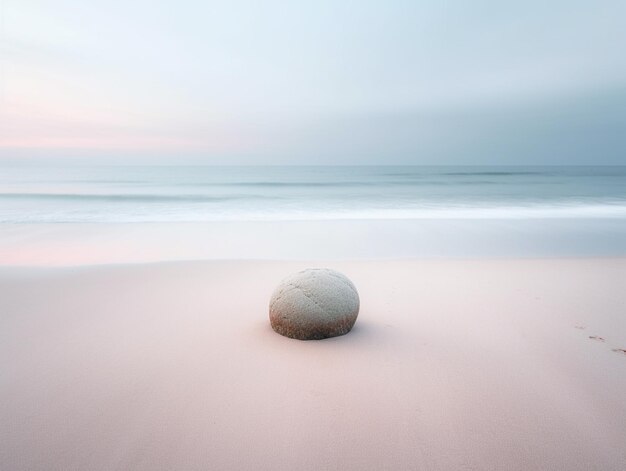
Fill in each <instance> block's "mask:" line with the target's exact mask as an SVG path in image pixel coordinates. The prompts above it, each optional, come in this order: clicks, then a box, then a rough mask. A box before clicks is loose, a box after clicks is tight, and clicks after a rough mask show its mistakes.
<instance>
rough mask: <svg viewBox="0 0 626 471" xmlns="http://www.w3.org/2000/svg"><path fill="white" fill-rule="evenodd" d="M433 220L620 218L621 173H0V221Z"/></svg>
mask: <svg viewBox="0 0 626 471" xmlns="http://www.w3.org/2000/svg"><path fill="white" fill-rule="evenodd" d="M433 218H444V219H449V218H454V219H458V218H461V219H493V218H495V219H517V218H626V166H621V167H529V166H524V167H450V166H446V167H432V166H430V167H418V166H412V167H398V166H383V167H379V166H376V167H374V166H371V167H369V166H368V167H365V166H359V167H328V166H325V167H296V166H294V167H212V166H86V165H85V166H65V167H64V166H50V167H32V166H6V165H5V166H2V167H0V223H2V224H7V223H134V222H206V221H307V220H345V219H365V220H368V219H382V220H385V219H433Z"/></svg>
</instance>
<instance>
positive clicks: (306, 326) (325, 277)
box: [270, 268, 359, 340]
mask: <svg viewBox="0 0 626 471" xmlns="http://www.w3.org/2000/svg"><path fill="white" fill-rule="evenodd" d="M358 314H359V294H358V293H357V291H356V288H355V287H354V285H353V284H352V282H351V281H350V280H349V279H348V278H346V277H345V276H344V275H342V274H341V273H339V272H337V271H334V270H330V269H327V268H309V269H307V270H303V271H301V272H298V273H295V274H293V275H291V276H289V277H287V278H285V279H284V280H283V281H282V282H281V284H280V285H279V286H278V288H276V290H275V291H274V293H273V294H272V299H271V300H270V323H271V324H272V328H273V329H274V330H275V331H276V332H278V333H279V334H281V335H284V336H285V337H291V338H294V339H300V340H315V339H325V338H328V337H336V336H338V335H344V334H347V333H348V332H350V329H352V326H353V325H354V323H355V322H356V318H357V315H358Z"/></svg>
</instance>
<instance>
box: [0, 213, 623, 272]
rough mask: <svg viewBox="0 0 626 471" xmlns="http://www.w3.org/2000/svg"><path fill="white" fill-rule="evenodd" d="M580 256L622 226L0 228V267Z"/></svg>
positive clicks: (608, 247)
mask: <svg viewBox="0 0 626 471" xmlns="http://www.w3.org/2000/svg"><path fill="white" fill-rule="evenodd" d="M579 256H580V257H598V256H602V257H606V256H609V257H610V256H626V219H601V220H594V219H590V220H585V219H572V220H569V219H545V220H544V219H537V220H490V219H485V220H454V219H449V220H443V219H442V220H397V221H392V220H362V221H351V220H343V221H326V222H324V224H319V222H317V221H290V222H276V221H274V222H269V221H267V222H213V223H172V224H164V223H153V224H143V223H119V224H107V223H91V224H74V223H71V224H39V223H37V224H2V225H0V266H2V265H4V266H6V265H26V266H28V265H31V266H32V265H48V266H55V265H56V266H62V265H92V264H102V263H143V262H159V261H179V260H215V259H221V260H232V259H236V260H304V259H315V260H322V259H323V260H393V259H395V260H404V259H419V260H421V259H455V258H456V259H468V258H470V259H471V258H481V259H482V258H546V257H549V258H568V257H579Z"/></svg>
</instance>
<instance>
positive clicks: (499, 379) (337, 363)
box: [0, 257, 626, 471]
mask: <svg viewBox="0 0 626 471" xmlns="http://www.w3.org/2000/svg"><path fill="white" fill-rule="evenodd" d="M319 266H325V267H329V268H333V269H336V270H339V271H341V272H343V273H345V274H346V275H347V276H348V277H349V278H351V279H352V280H353V281H354V283H355V285H356V286H357V288H358V290H359V293H360V297H361V312H360V314H359V318H358V320H357V323H356V326H355V328H354V329H353V331H352V332H351V333H349V334H348V335H346V336H342V337H337V338H332V339H327V340H323V341H299V340H292V339H288V338H284V337H281V336H280V335H277V334H276V333H274V332H273V331H272V329H271V327H270V325H269V320H268V303H269V299H270V295H271V292H272V290H273V289H274V288H275V286H276V285H277V284H278V283H279V282H280V280H281V279H282V278H284V277H285V276H287V275H289V274H291V273H292V272H295V271H298V270H301V269H304V268H308V267H319ZM625 288H626V258H621V257H613V258H608V257H607V258H579V259H576V258H571V259H566V258H562V259H558V258H554V259H537V258H526V259H491V260H490V259H482V260H421V261H420V260H397V261H390V260H378V261H358V262H350V261H338V262H319V261H316V262H299V261H276V262H271V261H192V262H168V263H151V264H137V265H130V264H126V265H124V264H120V265H101V266H95V265H94V266H76V267H39V268H34V267H1V268H0V313H1V316H0V362H1V365H0V437H1V438H0V463H1V464H2V465H1V468H2V469H7V470H12V471H20V470H112V469H129V470H130V469H132V470H151V471H154V470H172V469H177V470H206V469H233V470H235V469H237V470H246V469H250V470H295V469H298V470H321V469H324V470H331V469H337V470H352V469H354V470H385V469H389V470H406V469H423V470H461V469H466V470H472V469H475V470H501V469H507V470H539V469H552V470H590V469H598V470H605V471H606V470H616V471H617V470H624V469H626V425H625V424H626V352H624V351H620V349H626V289H625Z"/></svg>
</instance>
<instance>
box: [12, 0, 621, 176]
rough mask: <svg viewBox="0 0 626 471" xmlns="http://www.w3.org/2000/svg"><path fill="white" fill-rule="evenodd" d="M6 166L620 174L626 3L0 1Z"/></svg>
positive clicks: (556, 0) (610, 0)
mask: <svg viewBox="0 0 626 471" xmlns="http://www.w3.org/2000/svg"><path fill="white" fill-rule="evenodd" d="M0 15H1V16H0V159H5V160H6V159H8V160H11V161H20V160H28V159H33V158H36V159H46V158H68V159H76V160H81V161H86V162H95V161H97V162H102V161H105V162H123V161H140V162H180V163H186V162H189V163H207V164H381V163H385V164H502V165H508V164H626V54H625V53H624V51H625V50H626V28H625V27H624V18H626V2H624V1H623V0H619V1H617V0H616V1H613V0H608V1H603V0H599V1H597V2H590V1H584V2H582V1H577V0H568V1H562V0H553V1H549V2H546V1H545V0H542V1H535V0H528V1H525V2H495V1H494V2H487V1H481V0H475V1H469V0H468V1H447V2H441V1H419V0H407V1H399V0H387V1H368V0H360V1H342V0H318V1H311V2H304V1H289V2H288V1H272V0H267V1H262V2H261V1H246V0H232V1H228V2H224V1H221V2H212V1H192V0H178V1H171V0H168V1H164V0H150V1H144V0H133V1H129V0H124V1H118V0H107V1H100V0H99V1H85V0H55V1H50V0H41V1H36V0H0Z"/></svg>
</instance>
